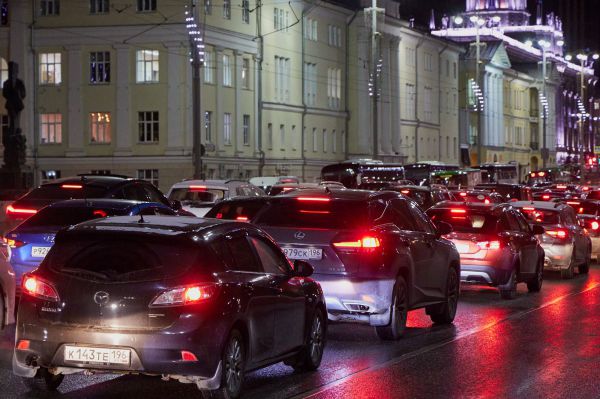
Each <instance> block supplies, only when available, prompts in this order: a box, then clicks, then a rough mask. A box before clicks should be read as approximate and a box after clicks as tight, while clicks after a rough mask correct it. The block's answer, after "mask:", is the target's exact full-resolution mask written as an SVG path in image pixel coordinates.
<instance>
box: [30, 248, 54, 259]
mask: <svg viewBox="0 0 600 399" xmlns="http://www.w3.org/2000/svg"><path fill="white" fill-rule="evenodd" d="M48 251H50V247H31V257H32V258H44V257H46V255H47V254H48Z"/></svg>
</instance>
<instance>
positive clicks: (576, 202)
mask: <svg viewBox="0 0 600 399" xmlns="http://www.w3.org/2000/svg"><path fill="white" fill-rule="evenodd" d="M567 204H568V205H580V204H581V203H580V202H578V201H567Z"/></svg>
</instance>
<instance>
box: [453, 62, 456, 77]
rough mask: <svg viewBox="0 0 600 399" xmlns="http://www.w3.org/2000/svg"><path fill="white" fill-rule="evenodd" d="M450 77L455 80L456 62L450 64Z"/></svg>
mask: <svg viewBox="0 0 600 399" xmlns="http://www.w3.org/2000/svg"><path fill="white" fill-rule="evenodd" d="M452 76H453V77H454V79H456V62H453V63H452Z"/></svg>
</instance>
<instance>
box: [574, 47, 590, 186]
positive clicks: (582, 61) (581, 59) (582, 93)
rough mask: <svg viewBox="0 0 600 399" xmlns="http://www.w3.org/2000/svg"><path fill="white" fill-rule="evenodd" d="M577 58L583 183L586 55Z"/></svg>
mask: <svg viewBox="0 0 600 399" xmlns="http://www.w3.org/2000/svg"><path fill="white" fill-rule="evenodd" d="M577 58H579V62H580V65H581V74H580V75H581V83H580V86H579V98H580V100H581V104H582V105H583V108H581V110H580V111H579V112H580V114H581V117H580V118H579V165H580V168H581V169H580V172H579V173H580V174H581V181H582V182H583V173H584V170H585V154H584V152H585V143H584V138H585V132H584V131H583V130H584V123H583V121H584V118H585V73H584V71H585V62H586V61H587V58H588V57H587V55H583V54H580V55H579V56H578V57H577Z"/></svg>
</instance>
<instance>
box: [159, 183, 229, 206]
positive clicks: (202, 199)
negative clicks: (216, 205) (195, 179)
mask: <svg viewBox="0 0 600 399" xmlns="http://www.w3.org/2000/svg"><path fill="white" fill-rule="evenodd" d="M223 198H225V190H220V189H214V188H201V189H193V188H192V189H190V188H187V187H186V188H175V189H173V190H172V191H171V194H169V199H170V200H177V201H181V203H182V204H183V205H194V204H201V203H206V202H217V201H220V200H222V199H223Z"/></svg>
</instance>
